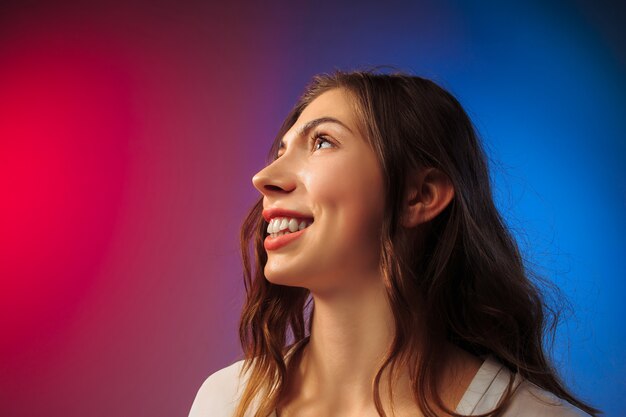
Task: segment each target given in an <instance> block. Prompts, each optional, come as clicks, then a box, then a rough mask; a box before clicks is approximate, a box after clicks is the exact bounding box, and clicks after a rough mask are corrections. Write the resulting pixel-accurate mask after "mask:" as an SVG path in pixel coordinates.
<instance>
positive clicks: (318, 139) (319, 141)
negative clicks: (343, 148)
mask: <svg viewBox="0 0 626 417" xmlns="http://www.w3.org/2000/svg"><path fill="white" fill-rule="evenodd" d="M311 140H312V141H313V145H314V147H315V149H314V150H318V149H324V148H332V147H334V146H335V145H334V144H333V143H332V142H331V141H330V140H328V139H327V138H326V136H324V135H323V134H321V133H316V134H315V135H313V137H312V138H311ZM323 144H327V145H328V146H321V145H323ZM318 145H319V146H318Z"/></svg>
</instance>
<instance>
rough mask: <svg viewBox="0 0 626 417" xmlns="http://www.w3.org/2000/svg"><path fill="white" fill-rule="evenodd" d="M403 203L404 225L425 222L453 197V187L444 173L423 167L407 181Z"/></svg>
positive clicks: (439, 211)
mask: <svg viewBox="0 0 626 417" xmlns="http://www.w3.org/2000/svg"><path fill="white" fill-rule="evenodd" d="M407 184H408V189H407V193H406V195H407V198H406V201H405V203H404V216H403V218H402V225H403V226H404V227H409V228H411V227H415V226H418V225H420V224H422V223H426V222H428V221H430V220H432V219H434V218H435V217H437V215H438V214H439V213H441V212H442V211H443V210H444V209H445V208H446V207H447V206H448V204H450V202H451V201H452V198H453V197H454V187H453V185H452V182H451V181H450V179H449V178H448V176H447V175H446V174H444V173H443V172H441V171H440V170H438V169H436V168H432V167H431V168H425V169H423V170H422V171H421V172H419V173H418V174H416V175H412V176H411V178H409V181H408V182H407Z"/></svg>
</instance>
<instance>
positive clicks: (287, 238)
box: [263, 227, 309, 251]
mask: <svg viewBox="0 0 626 417" xmlns="http://www.w3.org/2000/svg"><path fill="white" fill-rule="evenodd" d="M307 230H309V228H308V227H307V228H306V229H302V230H298V231H297V232H293V233H288V234H286V235H281V236H278V237H271V236H269V235H268V236H266V237H265V240H264V241H263V247H264V248H265V250H266V251H272V250H277V249H280V248H282V247H283V246H285V245H287V244H289V243H291V242H293V241H294V240H296V239H298V238H299V237H300V236H302V235H303V234H304V233H305V232H306V231H307Z"/></svg>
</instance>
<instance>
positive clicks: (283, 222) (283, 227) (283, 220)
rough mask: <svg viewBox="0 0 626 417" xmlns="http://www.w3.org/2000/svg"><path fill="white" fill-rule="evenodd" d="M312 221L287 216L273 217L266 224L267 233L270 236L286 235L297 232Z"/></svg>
mask: <svg viewBox="0 0 626 417" xmlns="http://www.w3.org/2000/svg"><path fill="white" fill-rule="evenodd" d="M311 223H312V222H309V221H307V220H301V221H300V223H298V219H294V218H287V217H275V218H273V219H272V220H271V221H270V223H269V224H268V225H267V233H268V234H269V235H270V236H272V237H277V236H282V235H286V234H288V233H293V232H297V231H299V230H303V229H306V228H307V227H308V226H310V225H311Z"/></svg>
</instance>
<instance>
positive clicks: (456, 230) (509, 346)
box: [235, 70, 599, 417]
mask: <svg viewBox="0 0 626 417" xmlns="http://www.w3.org/2000/svg"><path fill="white" fill-rule="evenodd" d="M335 88H342V89H345V90H346V91H347V92H349V93H350V94H351V97H352V98H353V100H354V110H355V113H356V114H357V116H358V119H359V121H360V124H361V128H362V131H363V133H364V135H365V139H366V140H367V141H369V143H370V145H371V146H372V148H373V150H374V151H375V153H376V154H377V156H378V160H379V163H380V164H381V166H382V171H383V175H384V180H385V185H386V186H385V191H386V195H385V196H384V198H385V216H384V222H383V224H382V229H381V248H382V249H381V254H380V265H381V270H382V272H383V276H384V279H385V285H386V289H387V297H388V300H389V304H390V306H391V309H392V312H393V315H394V319H395V337H394V340H393V343H392V346H391V347H390V350H389V352H388V355H387V357H386V360H385V361H384V364H383V365H382V367H381V368H380V369H379V371H378V373H377V375H376V377H375V380H374V389H373V397H374V401H375V404H376V408H377V410H378V412H379V414H380V415H381V416H386V413H385V412H384V410H383V406H382V402H381V400H380V391H379V383H380V379H381V375H382V373H383V371H384V370H385V368H387V367H389V369H390V370H391V371H392V373H393V372H394V369H397V366H399V365H400V364H402V365H404V366H408V369H409V372H410V377H411V385H412V389H413V393H414V397H415V400H416V402H417V404H418V406H419V408H420V410H421V411H422V412H423V414H424V415H425V416H435V415H437V411H436V410H445V411H446V412H447V413H449V414H450V415H455V416H457V415H458V414H456V413H455V412H454V411H453V410H449V409H447V408H446V407H445V406H444V404H443V401H442V400H441V397H440V394H439V393H438V392H437V389H436V386H437V385H436V381H437V378H438V377H439V376H440V375H441V370H442V369H443V364H444V362H445V360H446V358H445V357H444V352H445V349H444V345H445V344H446V343H448V342H451V343H454V344H455V345H457V346H459V347H461V348H463V349H465V350H467V351H468V352H471V353H473V354H475V355H485V354H491V355H493V356H494V357H495V358H497V359H498V360H499V361H500V362H501V363H503V364H504V365H505V366H507V367H508V368H509V369H510V370H511V371H513V372H516V373H519V374H520V375H521V376H523V377H524V378H526V379H527V380H529V381H530V382H532V383H534V384H536V385H538V386H539V387H541V388H543V389H546V390H548V391H550V392H552V393H554V394H555V395H557V396H559V397H561V398H563V399H565V400H567V401H569V402H570V403H572V404H574V405H575V406H577V407H579V408H580V409H582V410H584V411H586V412H588V413H589V414H592V415H597V414H598V413H599V411H598V410H596V409H594V408H593V407H591V406H590V405H588V404H586V403H585V402H583V401H582V400H580V399H578V398H576V397H575V396H574V395H573V394H572V393H571V392H570V391H568V389H567V388H566V387H565V386H564V384H563V383H562V382H561V380H560V379H559V377H558V376H557V374H556V371H555V369H554V367H553V366H552V365H551V363H550V361H549V358H548V356H547V354H546V351H545V346H544V336H545V335H546V334H547V335H550V334H552V335H554V331H555V324H556V320H555V317H554V316H555V315H554V314H552V313H554V312H555V310H553V309H551V308H550V307H549V306H548V305H547V303H546V302H544V299H543V297H542V293H541V291H540V290H539V288H540V287H539V285H538V284H539V283H540V282H543V281H541V280H539V281H538V278H537V277H535V276H534V275H533V274H532V273H531V272H530V271H529V270H527V268H526V267H525V265H524V262H523V259H522V257H521V255H520V251H519V249H518V247H517V244H516V242H515V240H514V238H513V237H512V236H511V234H510V232H509V231H508V229H507V227H506V226H505V223H504V221H503V219H502V218H501V216H500V214H499V213H498V210H497V209H496V207H495V205H494V202H493V197H492V191H491V184H490V179H489V174H488V166H487V158H486V155H485V153H484V151H483V149H482V147H481V144H480V142H479V140H478V138H477V134H476V131H475V129H474V127H473V125H472V122H471V121H470V119H469V117H468V116H467V114H466V112H465V111H464V110H463V108H462V107H461V105H460V104H459V102H458V101H457V100H456V99H455V98H454V97H453V96H452V95H451V94H450V93H448V92H447V91H446V90H444V89H442V88H441V87H439V86H438V85H437V84H435V83H434V82H432V81H430V80H427V79H424V78H421V77H417V76H413V75H409V74H405V73H393V74H383V73H379V72H377V71H375V70H370V71H358V72H342V71H335V72H333V73H332V74H322V75H318V76H315V77H314V78H313V80H312V81H311V82H310V84H309V85H308V86H307V88H306V89H305V92H304V94H303V95H302V96H301V97H300V99H299V100H298V102H297V103H296V105H295V106H294V108H293V109H292V110H291V112H290V113H289V114H288V116H287V118H286V119H285V121H284V123H283V125H282V127H281V128H280V130H279V131H278V134H277V136H276V139H275V140H274V143H273V145H272V147H271V149H270V152H269V154H268V162H271V161H272V160H273V159H274V158H275V155H276V153H277V151H278V145H279V141H280V140H281V139H282V137H283V135H284V134H285V133H286V132H287V131H288V130H289V129H290V128H291V127H292V126H293V125H294V123H295V122H296V120H297V119H298V117H299V115H300V114H301V113H302V111H303V110H304V108H305V107H306V106H307V105H309V103H311V102H312V101H313V100H314V99H315V98H316V97H318V96H319V95H320V94H322V93H324V92H325V91H328V90H331V89H335ZM424 167H434V168H437V169H439V170H440V171H442V172H443V173H445V174H446V175H447V176H448V177H449V178H450V180H451V181H452V184H453V186H454V190H455V193H454V197H453V200H452V201H451V202H450V204H449V205H448V206H447V207H446V208H445V209H444V210H443V211H442V212H441V213H440V214H439V215H438V216H437V217H436V218H435V219H434V220H432V221H431V222H430V225H429V228H428V230H427V232H426V235H425V236H424V237H423V240H422V241H421V244H420V245H419V246H420V247H419V250H418V248H417V246H416V244H415V242H414V241H412V240H411V239H410V238H409V236H408V235H407V232H406V231H405V230H404V228H403V227H400V226H399V220H400V216H401V210H402V208H403V206H402V202H403V197H404V196H405V187H406V179H407V176H408V175H410V174H411V173H412V172H415V170H416V169H419V168H424ZM262 202H263V200H262V198H261V199H259V200H258V202H257V203H256V204H255V205H254V206H253V208H252V209H251V211H250V212H249V214H248V216H247V217H246V219H245V221H244V223H243V225H242V228H241V249H242V258H243V265H244V283H245V288H246V294H247V298H246V300H245V304H244V307H243V311H242V315H241V320H240V328H239V335H240V339H241V345H242V348H243V351H244V354H245V362H244V366H243V368H242V375H243V373H247V372H249V376H248V383H247V385H246V387H245V390H244V392H243V394H242V397H241V400H240V402H239V404H238V407H237V410H236V413H235V416H236V417H243V416H244V413H245V412H246V410H248V409H249V408H250V407H251V405H252V404H254V401H256V400H258V401H259V404H258V407H257V408H256V411H255V414H254V416H255V417H266V416H268V415H269V414H271V412H272V411H273V410H274V409H275V408H276V407H277V405H278V404H279V401H280V399H281V397H282V395H283V394H284V393H285V392H286V389H287V384H288V380H287V378H288V375H289V372H288V371H289V369H290V366H289V365H290V362H289V361H286V358H285V353H286V352H287V350H288V349H289V347H291V346H293V344H295V343H297V342H299V341H302V340H303V339H305V338H306V337H307V336H308V335H309V334H310V331H311V328H310V324H311V317H312V314H314V305H313V306H311V305H310V301H311V298H310V294H309V291H308V290H306V289H304V288H297V287H288V286H282V285H276V284H272V283H270V282H269V281H268V280H267V279H266V278H265V276H264V274H263V270H264V266H265V264H266V262H267V256H266V252H265V250H264V248H263V239H264V238H265V236H266V229H267V226H268V224H267V222H266V221H265V220H264V219H263V217H262V215H261V210H262V208H263V206H262ZM418 316H419V317H420V320H419V325H418V320H417V319H416V317H418ZM418 343H419V346H420V347H419V351H418V349H417V344H418ZM512 386H513V381H511V382H510V384H509V390H508V391H507V393H506V395H505V397H504V400H503V401H502V402H501V403H500V407H499V408H498V409H497V410H495V412H494V413H490V414H489V415H494V416H495V415H498V414H500V413H502V412H503V410H504V409H505V407H506V405H507V404H508V403H509V402H510V400H511V397H512V395H513V393H514V392H513V390H512ZM427 398H431V399H434V400H433V401H434V402H430V401H428V400H426V399H427Z"/></svg>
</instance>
